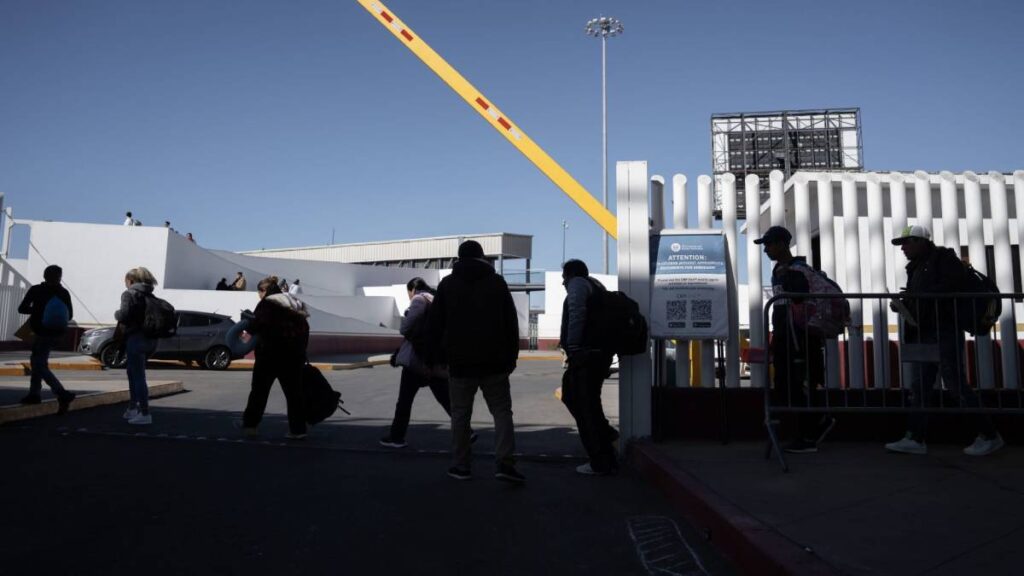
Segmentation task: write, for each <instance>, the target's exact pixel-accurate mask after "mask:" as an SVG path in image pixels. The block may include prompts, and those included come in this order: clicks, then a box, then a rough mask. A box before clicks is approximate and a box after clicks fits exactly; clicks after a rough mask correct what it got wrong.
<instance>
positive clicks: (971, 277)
mask: <svg viewBox="0 0 1024 576" xmlns="http://www.w3.org/2000/svg"><path fill="white" fill-rule="evenodd" d="M962 290H963V291H964V292H971V293H973V294H993V295H994V296H991V297H984V296H981V297H977V298H959V299H957V303H956V311H957V314H956V320H957V323H958V324H959V326H960V329H961V330H963V331H965V332H967V333H969V334H972V335H974V336H978V335H981V334H988V333H989V332H990V331H991V330H992V327H993V326H995V324H996V322H997V321H998V320H999V314H1000V313H1001V312H1002V311H1003V301H1002V300H1001V299H1000V298H999V296H998V294H999V287H998V286H996V283H995V282H993V281H992V280H991V279H990V278H989V277H988V276H985V275H984V274H982V273H981V272H978V271H977V270H975V269H974V267H973V266H971V265H970V264H968V263H966V262H964V286H963V288H962Z"/></svg>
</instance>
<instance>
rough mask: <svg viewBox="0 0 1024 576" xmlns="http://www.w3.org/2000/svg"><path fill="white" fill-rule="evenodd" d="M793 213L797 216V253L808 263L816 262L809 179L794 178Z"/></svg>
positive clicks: (795, 233) (798, 176) (802, 176)
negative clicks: (812, 238) (812, 248)
mask: <svg viewBox="0 0 1024 576" xmlns="http://www.w3.org/2000/svg"><path fill="white" fill-rule="evenodd" d="M793 212H794V214H795V216H796V226H794V228H795V230H794V231H793V232H794V236H795V237H796V253H797V254H800V255H803V256H806V257H807V262H808V263H811V262H814V258H813V255H812V254H811V192H810V185H809V184H808V183H807V177H806V176H804V175H803V174H797V175H796V176H794V177H793Z"/></svg>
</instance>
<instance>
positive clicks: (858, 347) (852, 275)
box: [842, 174, 864, 388]
mask: <svg viewBox="0 0 1024 576" xmlns="http://www.w3.org/2000/svg"><path fill="white" fill-rule="evenodd" d="M842 183H843V184H842V186H843V239H844V243H845V245H846V288H847V291H849V292H852V293H856V292H860V291H861V282H860V275H861V268H860V222H859V220H860V218H859V216H858V212H857V180H856V179H855V178H854V176H853V175H852V174H843V176H842ZM850 316H851V317H852V320H851V322H850V331H849V337H848V338H847V340H846V363H847V365H848V367H849V370H848V372H847V374H848V377H849V380H847V387H848V388H863V387H864V309H863V306H862V301H861V300H860V299H858V298H854V299H852V300H850Z"/></svg>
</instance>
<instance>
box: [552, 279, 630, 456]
mask: <svg viewBox="0 0 1024 576" xmlns="http://www.w3.org/2000/svg"><path fill="white" fill-rule="evenodd" d="M562 285H563V286H565V291H566V296H565V301H564V302H563V303H562V327H561V331H560V338H559V340H560V343H561V347H562V349H563V350H565V352H566V355H567V368H566V370H565V372H564V373H563V374H562V403H563V404H565V407H566V408H568V409H569V413H570V414H572V417H573V418H574V419H575V420H576V428H577V430H579V435H580V441H581V442H582V443H583V448H584V450H586V451H587V456H588V457H589V458H590V461H589V462H587V463H585V464H581V465H579V466H577V467H576V472H578V473H580V474H584V475H587V476H604V475H606V474H610V473H612V472H615V471H616V470H617V469H618V467H619V463H618V455H617V454H616V451H615V446H614V442H615V441H616V440H618V438H619V433H618V432H616V431H615V428H612V426H611V424H609V422H608V418H607V417H606V416H605V414H604V408H603V407H602V406H601V388H602V386H604V379H605V378H606V377H607V376H608V373H609V369H610V368H611V365H612V354H610V353H608V352H605V351H603V350H601V348H600V346H599V343H600V341H601V336H602V335H601V334H598V333H597V330H598V329H597V322H595V321H593V319H594V318H595V315H596V314H597V313H600V308H599V306H598V304H597V302H596V301H595V299H594V298H595V297H596V296H598V295H599V292H600V291H604V290H607V289H606V288H605V287H604V285H603V284H601V283H600V282H599V281H598V280H597V279H595V278H591V277H590V270H589V269H588V268H587V264H586V263H585V262H583V261H582V260H576V259H573V260H568V261H566V262H565V263H564V264H563V265H562Z"/></svg>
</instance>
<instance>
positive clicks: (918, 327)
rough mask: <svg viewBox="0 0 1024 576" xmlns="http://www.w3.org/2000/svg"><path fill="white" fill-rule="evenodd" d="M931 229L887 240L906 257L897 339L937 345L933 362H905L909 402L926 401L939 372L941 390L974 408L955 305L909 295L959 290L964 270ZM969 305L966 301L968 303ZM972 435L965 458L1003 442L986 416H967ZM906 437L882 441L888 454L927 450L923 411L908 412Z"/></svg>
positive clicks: (916, 227)
mask: <svg viewBox="0 0 1024 576" xmlns="http://www.w3.org/2000/svg"><path fill="white" fill-rule="evenodd" d="M931 237H932V236H931V231H930V230H928V228H927V227H925V226H921V225H914V226H907V227H905V228H904V229H903V230H902V231H901V233H900V235H899V236H898V237H896V238H893V240H892V243H893V244H894V245H896V246H899V247H900V248H901V249H902V250H903V255H904V256H906V257H907V261H908V262H907V288H906V290H905V291H904V292H903V293H902V294H903V297H902V298H901V303H902V306H895V305H893V308H894V309H895V310H897V311H902V312H903V315H904V317H903V318H902V319H903V341H904V343H911V344H925V345H933V346H937V347H938V355H939V356H938V357H939V360H938V362H927V363H914V364H912V365H911V366H912V367H911V395H910V400H911V405H912V406H913V407H915V408H921V407H923V406H924V405H925V404H926V401H927V398H928V397H929V396H930V395H931V393H932V390H933V388H934V386H935V378H936V376H938V375H941V376H942V381H943V382H944V383H945V385H946V388H947V389H948V390H949V391H950V392H951V393H952V394H953V395H954V396H955V397H956V398H957V399H958V400H959V401H960V405H961V406H964V407H968V408H976V407H978V406H979V405H980V403H979V400H978V395H977V393H976V392H975V391H974V389H972V388H971V387H970V386H969V385H968V384H967V376H966V374H965V372H964V367H965V364H966V354H965V353H964V333H963V326H962V325H960V324H959V323H958V322H957V319H956V313H957V310H956V304H955V303H954V302H953V299H952V298H938V299H935V298H914V296H915V295H925V294H933V295H934V294H950V293H955V292H965V291H966V290H965V286H966V283H967V276H966V275H967V271H966V268H965V267H964V264H963V262H962V261H961V260H960V257H959V256H957V254H956V251H954V250H953V249H952V248H945V247H939V246H936V245H935V244H934V243H933V242H932V240H931ZM968 305H969V304H968ZM971 419H972V425H973V427H974V429H975V431H976V433H977V437H976V438H975V440H974V442H973V443H972V444H971V445H970V446H968V447H966V448H964V454H967V455H968V456H986V455H988V454H991V453H993V452H995V451H996V450H999V449H1000V448H1002V447H1003V446H1004V442H1003V438H1002V436H1000V435H999V432H997V431H996V428H995V424H993V422H992V419H991V418H990V417H988V416H987V415H976V416H972V417H971ZM907 424H908V425H907V433H906V435H905V436H904V437H903V438H902V439H900V440H897V441H895V442H890V443H888V444H886V445H885V449H886V450H888V451H890V452H900V453H903V454H927V453H928V446H927V444H926V438H927V433H928V415H927V414H924V413H921V412H917V413H913V414H911V415H910V417H909V420H908V423H907Z"/></svg>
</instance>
